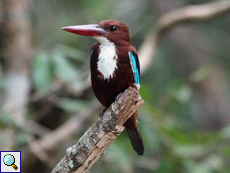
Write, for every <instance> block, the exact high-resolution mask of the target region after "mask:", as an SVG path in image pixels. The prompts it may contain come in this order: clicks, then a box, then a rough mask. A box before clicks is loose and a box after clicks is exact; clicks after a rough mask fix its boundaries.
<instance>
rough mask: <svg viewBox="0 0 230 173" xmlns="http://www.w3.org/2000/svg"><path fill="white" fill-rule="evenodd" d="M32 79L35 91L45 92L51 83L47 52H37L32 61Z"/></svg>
mask: <svg viewBox="0 0 230 173" xmlns="http://www.w3.org/2000/svg"><path fill="white" fill-rule="evenodd" d="M32 80H33V85H34V88H35V91H36V92H45V91H47V90H48V89H49V87H50V85H51V66H50V59H49V57H48V55H47V54H45V53H39V54H37V55H36V56H35V57H34V59H33V62H32Z"/></svg>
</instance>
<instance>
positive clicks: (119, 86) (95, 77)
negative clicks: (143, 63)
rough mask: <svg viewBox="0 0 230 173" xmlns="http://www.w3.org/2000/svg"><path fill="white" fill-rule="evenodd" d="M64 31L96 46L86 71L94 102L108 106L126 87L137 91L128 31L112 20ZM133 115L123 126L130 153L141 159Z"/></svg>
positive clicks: (135, 62) (141, 148)
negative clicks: (131, 151)
mask: <svg viewBox="0 0 230 173" xmlns="http://www.w3.org/2000/svg"><path fill="white" fill-rule="evenodd" d="M62 29H63V30H65V31H68V32H71V33H74V34H79V35H84V36H92V37H93V38H94V39H96V40H97V41H98V42H97V43H94V44H93V46H92V48H91V51H90V71H91V83H92V89H93V92H94V94H95V96H96V98H97V99H98V101H99V102H100V103H101V104H102V105H103V106H104V107H105V109H104V110H103V111H102V112H101V113H100V116H103V113H104V112H105V111H106V109H108V108H109V106H110V105H111V104H112V103H113V102H114V101H115V100H116V99H117V98H118V97H119V96H120V95H121V94H122V93H123V92H124V91H125V90H126V89H127V88H128V87H130V86H132V87H135V88H136V89H137V90H139V89H140V82H139V78H140V64H139V60H138V55H137V51H136V49H135V47H134V46H132V45H131V44H130V36H129V29H128V27H127V26H126V25H124V24H123V23H121V22H118V21H115V20H103V21H99V22H98V23H97V24H90V25H75V26H67V27H63V28H62ZM136 118H137V111H136V112H135V113H134V114H133V115H132V116H131V117H130V118H129V119H128V120H127V121H126V122H125V123H124V126H125V128H126V131H127V132H128V136H129V138H130V141H131V144H132V146H133V149H134V150H135V151H136V152H137V154H138V155H143V153H144V145H143V141H142V138H141V135H140V133H139V132H138V130H137V120H136Z"/></svg>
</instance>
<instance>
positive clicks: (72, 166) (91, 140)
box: [52, 87, 144, 173]
mask: <svg viewBox="0 0 230 173" xmlns="http://www.w3.org/2000/svg"><path fill="white" fill-rule="evenodd" d="M143 103H144V101H143V100H142V99H141V96H140V95H139V92H138V91H137V90H136V89H135V88H132V87H130V88H128V89H127V91H126V92H124V93H123V94H122V96H121V97H120V98H119V99H118V101H117V102H114V103H113V104H112V105H111V106H110V107H109V108H108V110H107V111H106V112H105V114H104V116H103V117H102V118H99V119H98V120H97V121H96V122H95V123H94V124H93V125H92V126H91V127H90V128H89V129H88V130H87V132H86V133H85V134H84V135H83V136H82V137H81V138H80V140H79V141H78V142H77V143H76V144H75V145H74V146H72V147H70V148H68V149H67V150H66V155H65V157H64V158H63V159H62V160H61V161H60V162H59V163H58V165H57V166H56V167H55V168H54V170H53V171H52V173H61V172H62V173H72V172H75V173H77V172H81V173H84V172H87V171H89V169H90V168H91V166H92V165H93V164H94V163H95V162H96V161H97V160H98V159H99V158H100V157H101V156H102V155H103V154H104V153H105V151H106V149H107V148H108V147H109V145H110V144H111V143H112V142H113V141H114V140H115V139H116V137H117V136H118V135H119V134H120V133H121V132H122V131H123V130H124V126H123V124H124V122H125V121H126V120H127V119H128V118H129V117H130V116H132V115H133V113H134V112H135V111H136V110H137V109H138V108H139V107H140V106H141V105H142V104H143Z"/></svg>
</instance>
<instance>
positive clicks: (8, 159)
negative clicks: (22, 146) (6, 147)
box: [3, 154, 18, 170]
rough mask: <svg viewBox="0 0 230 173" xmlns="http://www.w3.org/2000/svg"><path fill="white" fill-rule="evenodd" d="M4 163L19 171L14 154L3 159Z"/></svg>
mask: <svg viewBox="0 0 230 173" xmlns="http://www.w3.org/2000/svg"><path fill="white" fill-rule="evenodd" d="M3 162H4V164H5V165H7V166H12V167H13V168H14V169H15V170H17V169H18V167H17V166H16V165H15V164H14V163H15V158H14V156H13V155H12V154H7V155H5V156H4V157H3Z"/></svg>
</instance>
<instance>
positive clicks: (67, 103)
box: [59, 98, 88, 113]
mask: <svg viewBox="0 0 230 173" xmlns="http://www.w3.org/2000/svg"><path fill="white" fill-rule="evenodd" d="M59 105H60V107H61V108H62V109H64V110H65V111H67V112H70V113H76V112H84V111H86V110H87V109H88V105H87V104H86V103H84V102H83V101H81V100H76V99H70V98H62V99H60V101H59Z"/></svg>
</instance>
